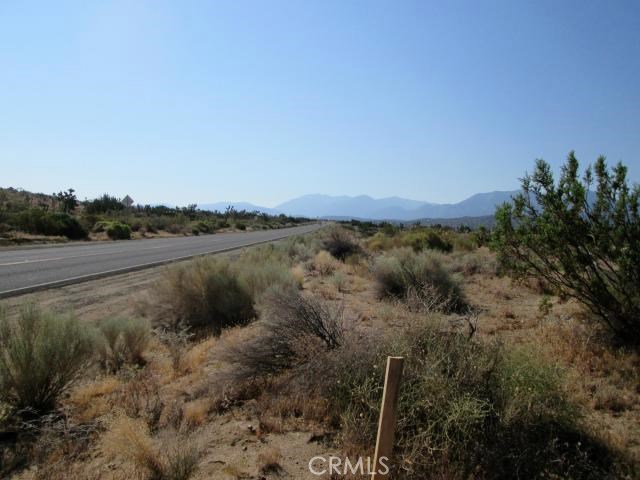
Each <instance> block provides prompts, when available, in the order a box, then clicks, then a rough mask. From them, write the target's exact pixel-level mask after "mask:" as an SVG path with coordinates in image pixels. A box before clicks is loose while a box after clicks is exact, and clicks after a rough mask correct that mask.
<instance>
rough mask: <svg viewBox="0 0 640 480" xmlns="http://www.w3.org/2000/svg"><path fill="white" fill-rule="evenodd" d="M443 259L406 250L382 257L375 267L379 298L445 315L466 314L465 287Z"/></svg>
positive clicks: (432, 253)
mask: <svg viewBox="0 0 640 480" xmlns="http://www.w3.org/2000/svg"><path fill="white" fill-rule="evenodd" d="M441 255H442V254H438V253H437V252H433V251H427V252H423V253H420V254H416V253H415V252H413V251H412V250H411V249H409V248H406V247H405V248H399V249H395V250H392V251H390V252H388V253H386V254H384V255H381V256H380V257H378V258H377V259H376V261H375V264H374V267H373V271H374V276H375V280H376V288H377V293H378V297H380V298H386V297H391V298H399V299H404V300H408V299H412V300H417V301H418V302H420V301H423V302H424V303H425V304H431V305H434V306H436V305H439V306H440V307H442V308H443V309H444V310H446V311H450V310H451V311H461V310H463V309H464V307H466V302H465V299H464V294H463V292H462V287H461V286H460V284H459V282H458V281H457V280H456V279H455V278H454V277H453V275H452V274H451V273H449V271H448V270H447V269H446V268H445V266H444V263H443V260H442V258H441ZM436 297H437V298H436Z"/></svg>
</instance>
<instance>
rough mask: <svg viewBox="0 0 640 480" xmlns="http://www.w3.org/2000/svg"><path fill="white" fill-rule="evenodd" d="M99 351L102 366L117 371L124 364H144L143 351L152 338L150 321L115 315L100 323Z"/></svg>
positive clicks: (112, 371)
mask: <svg viewBox="0 0 640 480" xmlns="http://www.w3.org/2000/svg"><path fill="white" fill-rule="evenodd" d="M98 329H99V331H100V341H99V343H98V353H99V356H100V363H101V365H102V367H103V368H104V369H105V370H106V371H108V372H110V373H115V372H117V371H118V370H120V369H121V368H122V366H124V365H127V364H128V365H144V363H145V361H144V357H143V353H144V351H145V350H146V349H147V347H148V345H149V340H150V339H151V327H150V325H149V322H148V321H146V320H143V319H138V318H124V317H115V318H109V319H107V320H103V321H102V322H100V324H99V325H98Z"/></svg>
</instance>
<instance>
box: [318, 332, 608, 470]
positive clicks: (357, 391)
mask: <svg viewBox="0 0 640 480" xmlns="http://www.w3.org/2000/svg"><path fill="white" fill-rule="evenodd" d="M442 327H443V326H442V325H437V324H433V323H430V322H429V321H427V322H425V323H423V324H419V325H415V326H413V327H411V328H410V329H408V330H406V331H404V332H400V334H399V335H398V332H396V334H395V335H394V337H393V338H389V339H386V340H382V341H381V339H379V338H376V340H375V342H374V341H373V340H371V341H367V340H366V339H362V338H360V339H358V341H357V343H350V344H346V345H344V346H343V347H342V348H340V349H339V350H338V351H337V352H333V353H332V354H331V355H326V356H324V357H322V358H318V359H317V363H320V362H322V363H323V364H324V367H323V368H324V371H325V373H326V376H327V377H328V378H329V379H330V380H327V378H325V379H324V380H323V382H325V385H323V389H327V390H328V392H329V393H328V398H329V400H330V401H331V404H332V409H333V411H334V412H336V413H337V414H338V415H339V417H340V423H341V426H342V433H341V436H342V444H343V446H344V448H347V449H349V451H352V452H354V455H355V454H357V453H358V452H360V453H362V454H366V453H367V452H370V451H371V448H372V447H373V445H374V444H375V439H376V431H377V427H378V417H379V413H380V412H379V408H380V403H381V396H382V387H383V380H384V365H385V363H386V357H387V355H394V356H403V357H404V358H405V366H404V373H403V378H402V387H401V389H400V397H399V400H398V407H397V408H398V413H397V428H396V441H395V449H394V460H393V466H392V477H393V478H402V479H424V478H455V479H458V478H459V479H467V478H496V479H511V478H591V479H600V478H618V477H617V476H616V475H617V473H618V472H617V471H616V466H615V465H614V463H615V459H616V456H617V454H616V453H615V452H612V451H609V450H607V449H606V448H605V447H604V446H603V445H602V444H600V443H598V442H597V441H595V440H594V439H593V438H592V437H590V435H589V434H587V433H585V432H584V431H583V430H582V429H581V424H580V418H581V415H580V410H579V409H578V408H577V407H576V406H574V405H573V404H571V402H569V400H568V399H567V396H566V394H565V392H564V389H563V386H562V384H563V375H562V371H560V370H559V369H558V368H557V367H554V366H552V365H548V364H545V363H544V362H543V361H542V360H540V359H539V358H536V356H535V354H533V353H532V352H528V351H526V350H517V351H505V350H503V349H502V348H500V347H498V346H495V345H490V344H487V343H484V342H475V341H473V340H469V339H468V336H467V335H466V334H457V333H453V332H450V331H446V330H445V329H443V328H442Z"/></svg>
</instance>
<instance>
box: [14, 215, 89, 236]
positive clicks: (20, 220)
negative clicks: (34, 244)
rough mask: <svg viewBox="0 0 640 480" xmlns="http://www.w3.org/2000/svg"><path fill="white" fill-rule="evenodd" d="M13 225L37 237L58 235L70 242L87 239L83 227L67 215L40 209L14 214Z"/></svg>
mask: <svg viewBox="0 0 640 480" xmlns="http://www.w3.org/2000/svg"><path fill="white" fill-rule="evenodd" d="M13 223H14V224H15V225H16V226H17V227H18V228H19V229H20V230H23V231H25V232H28V233H33V234H37V235H60V236H65V237H67V238H69V239H71V240H80V239H83V238H86V237H87V231H86V230H85V229H84V227H83V226H82V225H81V224H80V222H79V221H78V220H77V219H76V218H75V217H73V216H72V215H69V214H68V213H49V212H45V211H44V210H42V209H40V208H31V209H29V210H25V211H23V212H20V213H18V214H16V216H15V217H14V219H13Z"/></svg>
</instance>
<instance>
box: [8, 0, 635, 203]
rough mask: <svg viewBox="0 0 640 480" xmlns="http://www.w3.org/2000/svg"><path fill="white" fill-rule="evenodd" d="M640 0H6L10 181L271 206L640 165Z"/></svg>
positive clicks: (476, 187) (459, 193) (475, 188)
mask: <svg viewBox="0 0 640 480" xmlns="http://www.w3.org/2000/svg"><path fill="white" fill-rule="evenodd" d="M639 114H640V3H639V2H637V1H631V0H630V1H616V2H609V1H601V2H592V1H585V0H583V1H560V2H558V1H530V2H518V1H512V0H508V1H507V0H506V1H468V2H458V1H447V2H442V1H438V2H436V1H434V2H428V1H426V0H423V1H416V2H411V1H385V2H378V1H373V0H370V1H348V0H338V1H328V0H322V1H310V0H304V1H303V0H297V1H290V2H284V1H254V2H249V1H242V0H234V1H229V2H218V1H173V2H165V1H160V0H149V1H144V0H137V1H132V0H124V1H96V2H86V1H78V2H66V1H56V2H49V1H47V2H44V1H43V2H29V1H17V0H16V1H13V0H3V1H1V2H0V164H1V166H0V186H15V187H22V188H25V189H29V190H36V191H44V192H52V191H54V190H56V191H57V190H60V189H63V188H67V187H74V188H75V189H76V190H77V191H78V193H79V195H80V197H82V198H84V197H93V196H96V195H98V194H100V193H103V192H110V193H113V194H116V195H118V196H123V195H125V194H127V193H128V194H130V195H131V196H132V197H133V198H134V199H135V200H136V201H139V202H142V203H146V202H151V203H154V202H167V203H174V204H186V203H191V202H198V203H204V202H211V201H219V200H246V201H251V202H254V203H257V204H262V205H265V206H272V205H275V204H277V203H279V202H281V201H284V200H286V199H289V198H291V197H294V196H297V195H301V194H305V193H327V194H347V195H355V194H361V193H364V194H369V195H372V196H374V197H384V196H392V195H398V196H403V197H408V198H415V199H420V200H427V201H434V202H451V201H458V200H461V199H463V198H465V197H467V196H469V195H471V194H473V193H476V192H484V191H491V190H509V189H514V188H516V187H517V185H518V181H517V178H519V177H521V176H522V175H523V173H524V172H525V170H530V169H531V168H532V166H533V162H534V160H535V158H539V157H542V158H545V159H546V160H548V161H550V162H551V163H552V164H553V165H555V166H556V167H557V166H559V165H560V164H561V163H562V162H563V160H564V158H565V156H566V154H567V152H568V151H569V150H571V149H575V150H576V152H577V155H578V158H579V159H580V160H581V161H582V162H585V163H587V162H592V161H593V160H595V158H596V156H597V155H598V154H601V153H603V154H606V155H607V157H608V159H609V161H610V162H611V163H614V162H617V161H618V160H622V161H623V162H624V163H625V164H627V165H628V166H629V169H630V173H631V177H632V178H633V179H634V180H638V179H639V178H640V155H639V151H640V115H639Z"/></svg>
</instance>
